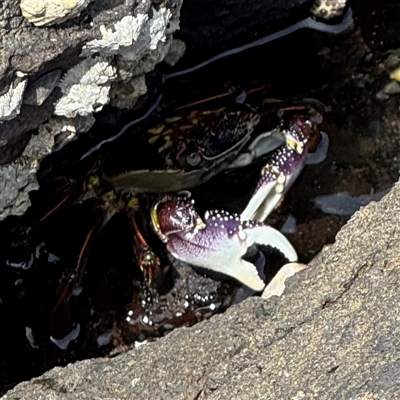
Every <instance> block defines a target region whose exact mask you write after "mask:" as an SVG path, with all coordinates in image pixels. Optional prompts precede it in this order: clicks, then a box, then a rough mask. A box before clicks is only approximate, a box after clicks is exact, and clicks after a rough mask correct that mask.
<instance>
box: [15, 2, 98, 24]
mask: <svg viewBox="0 0 400 400" xmlns="http://www.w3.org/2000/svg"><path fill="white" fill-rule="evenodd" d="M90 1H91V0H56V1H54V0H41V1H37V0H21V5H20V7H21V11H22V15H23V16H24V17H25V18H26V19H27V20H28V21H29V22H32V23H33V24H34V25H36V26H50V25H53V24H60V23H61V22H64V21H66V20H67V19H70V18H74V17H75V16H77V15H78V14H79V13H80V12H81V11H82V10H83V9H85V7H86V6H87V5H88V4H89V3H90Z"/></svg>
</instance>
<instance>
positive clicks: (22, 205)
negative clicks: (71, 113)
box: [0, 116, 94, 220]
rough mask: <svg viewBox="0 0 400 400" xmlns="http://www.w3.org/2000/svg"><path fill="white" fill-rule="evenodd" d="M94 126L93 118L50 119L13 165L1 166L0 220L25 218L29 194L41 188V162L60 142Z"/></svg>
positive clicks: (32, 138) (40, 128)
mask: <svg viewBox="0 0 400 400" xmlns="http://www.w3.org/2000/svg"><path fill="white" fill-rule="evenodd" d="M93 123H94V118H93V116H89V117H79V116H78V117H76V118H75V119H67V118H64V117H55V118H51V119H50V121H49V122H48V123H47V124H44V125H41V126H40V127H39V134H38V135H33V136H32V137H31V139H30V141H29V143H28V145H27V146H26V148H25V150H24V152H23V153H22V155H21V156H20V157H18V158H17V159H16V160H14V161H13V162H11V163H9V164H7V165H2V166H0V193H1V194H2V196H0V210H1V211H0V220H3V219H4V218H6V217H8V216H9V215H22V214H23V213H24V212H25V211H26V210H27V209H28V207H29V205H30V200H29V192H31V191H33V190H37V189H38V188H39V185H38V182H37V180H36V172H37V170H38V169H39V166H40V161H41V160H42V159H43V158H44V157H45V156H47V155H48V154H50V153H51V152H52V151H53V150H54V149H55V148H57V147H60V145H59V144H57V143H58V142H60V141H65V140H71V139H73V138H75V136H76V134H77V133H81V132H86V131H88V130H89V129H90V127H91V126H92V125H93Z"/></svg>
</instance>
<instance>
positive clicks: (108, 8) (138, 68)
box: [0, 0, 182, 219]
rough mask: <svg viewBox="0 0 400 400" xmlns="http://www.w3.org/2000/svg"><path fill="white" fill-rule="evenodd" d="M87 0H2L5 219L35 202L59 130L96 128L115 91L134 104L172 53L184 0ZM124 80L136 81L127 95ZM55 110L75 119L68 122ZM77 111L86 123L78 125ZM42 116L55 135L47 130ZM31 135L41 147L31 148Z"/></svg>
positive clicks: (0, 206) (0, 135) (1, 200)
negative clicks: (48, 134)
mask: <svg viewBox="0 0 400 400" xmlns="http://www.w3.org/2000/svg"><path fill="white" fill-rule="evenodd" d="M39 3H40V4H39ZM50 3H51V5H52V6H54V7H56V8H57V10H58V11H57V12H55V13H54V12H53V14H54V15H53V16H54V18H55V20H52V17H49V14H46V13H48V12H50V11H51V10H50V9H49V8H48V7H47V6H49V4H50ZM88 3H89V2H87V1H86V2H84V1H78V2H77V1H59V2H57V4H56V3H54V2H49V3H46V4H45V3H44V2H28V1H24V2H23V3H22V4H21V8H22V12H21V8H20V4H19V1H16V0H6V1H4V2H2V3H1V4H0V38H1V44H0V125H1V129H0V182H1V183H0V193H1V195H0V219H4V218H5V217H7V216H8V215H10V214H14V215H15V214H16V215H20V214H22V213H24V211H25V210H26V208H27V207H28V206H29V192H30V191H31V190H33V189H35V188H37V181H36V171H37V169H38V168H39V166H40V161H41V159H42V158H43V157H44V156H46V155H47V154H49V153H51V152H52V151H54V150H55V148H54V137H55V136H57V135H58V134H60V133H62V132H65V130H66V129H69V127H72V129H70V132H71V135H69V140H72V139H74V138H75V137H76V135H77V134H79V133H82V132H85V131H87V130H88V129H90V127H91V126H92V124H93V123H94V119H93V114H94V113H98V112H99V111H101V110H102V108H103V106H104V105H105V104H108V103H111V104H113V99H116V101H115V104H116V105H117V106H118V107H122V108H129V107H132V105H134V104H135V102H136V100H137V99H138V97H139V96H140V95H142V94H143V93H144V92H145V91H146V86H145V85H144V86H143V80H144V74H145V73H147V72H149V71H151V70H152V69H153V68H154V66H155V65H156V64H157V63H159V62H160V61H161V60H162V59H163V58H164V56H165V55H166V54H167V52H168V48H169V45H170V42H171V40H172V33H173V32H174V31H175V30H176V29H177V28H178V24H179V11H180V7H181V3H182V2H181V0H168V1H165V2H163V3H160V2H157V3H156V2H154V3H153V2H152V1H151V0H145V1H142V2H140V4H137V3H136V2H135V1H133V0H124V1H120V2H115V1H111V0H110V1H102V2H92V3H91V4H88ZM63 7H64V8H65V9H64V11H65V12H64V11H62V10H61V8H63ZM42 8H43V9H42ZM50 8H51V7H50ZM59 8H60V9H59ZM53 11H54V10H53ZM57 18H58V19H57ZM66 19H68V20H66ZM29 21H31V22H33V23H34V24H36V25H39V27H38V26H35V25H34V24H32V23H31V22H29ZM63 21H64V22H63ZM61 22H62V23H61ZM53 23H55V24H56V25H53ZM41 25H51V26H49V27H42V26H41ZM132 54H133V55H134V56H132ZM60 77H61V78H60ZM121 83H123V84H122V86H125V87H126V86H127V85H129V86H130V87H131V88H132V90H131V92H132V94H131V95H130V96H123V98H124V101H122V100H121V96H119V95H118V91H119V90H118V88H119V87H121ZM136 85H138V87H137V90H135V89H136V88H135V86H136ZM60 89H61V90H60ZM55 116H60V117H67V118H68V119H69V120H68V121H65V126H61V125H60V123H59V121H60V120H59V119H58V120H57V118H56V119H55ZM78 116H79V117H86V123H85V124H82V121H81V120H80V121H79V124H78V125H79V126H75V121H76V117H78ZM53 122H54V124H53ZM43 124H46V126H47V128H46V129H47V131H48V132H51V133H52V136H53V137H52V138H51V139H50V138H44V137H42V135H41V133H40V132H43V129H41V128H40V126H41V125H43ZM50 125H52V126H50ZM67 127H68V128H67ZM56 128H59V129H56ZM37 132H39V135H38V136H36V135H34V136H32V134H33V133H37ZM48 139H50V142H49V141H48ZM32 141H34V143H35V145H34V147H37V148H38V150H40V151H38V152H35V153H32V152H29V148H28V147H26V146H27V144H28V143H30V142H32ZM45 142H46V144H45ZM66 142H67V141H65V140H64V141H63V143H66ZM40 143H41V144H42V145H43V146H41V145H40ZM31 147H32V146H31ZM40 147H41V148H40ZM39 155H40V156H39Z"/></svg>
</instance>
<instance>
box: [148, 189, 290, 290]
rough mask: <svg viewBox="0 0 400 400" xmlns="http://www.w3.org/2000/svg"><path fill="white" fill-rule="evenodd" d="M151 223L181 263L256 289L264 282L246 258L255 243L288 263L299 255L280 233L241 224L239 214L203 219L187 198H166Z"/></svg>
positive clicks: (221, 213)
mask: <svg viewBox="0 0 400 400" xmlns="http://www.w3.org/2000/svg"><path fill="white" fill-rule="evenodd" d="M152 224H153V227H154V229H155V231H156V232H157V233H158V235H159V236H160V238H161V239H162V240H163V241H164V242H165V243H166V245H167V250H168V251H169V252H170V253H171V254H172V255H173V256H174V257H175V258H177V259H178V260H181V261H184V262H187V263H189V264H193V265H195V266H198V267H202V268H205V269H209V270H212V271H216V272H219V273H222V274H225V275H228V276H231V277H233V278H235V279H237V280H238V281H240V282H242V283H243V284H245V285H246V286H248V287H250V288H251V289H253V290H256V291H261V290H262V289H263V288H264V286H265V283H264V282H263V280H262V279H261V278H260V276H259V274H258V272H257V269H256V267H255V266H254V265H253V264H251V263H250V262H248V261H245V260H244V259H243V258H242V256H244V255H245V254H246V252H247V250H248V248H249V247H251V246H252V245H253V244H255V243H256V244H261V245H267V246H271V247H274V248H277V249H278V250H280V251H281V252H282V253H283V254H284V255H285V257H286V258H288V259H289V261H291V262H292V261H293V262H294V261H296V260H297V254H296V251H295V250H294V248H293V246H292V245H291V244H290V243H289V241H288V240H287V239H286V238H285V236H283V235H282V234H281V233H280V232H278V231H277V230H275V229H273V228H271V227H270V226H267V225H264V224H262V223H260V222H256V221H251V220H248V221H242V220H241V219H240V217H239V215H238V214H232V213H229V212H227V211H217V210H213V211H207V212H206V213H205V215H204V220H203V219H202V218H200V216H199V214H198V213H197V212H196V210H195V208H194V201H193V200H190V199H189V198H188V197H172V196H165V197H164V198H162V199H161V200H160V201H158V202H157V203H156V204H155V205H154V207H153V210H152Z"/></svg>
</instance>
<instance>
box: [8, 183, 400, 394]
mask: <svg viewBox="0 0 400 400" xmlns="http://www.w3.org/2000/svg"><path fill="white" fill-rule="evenodd" d="M399 211H400V183H398V184H396V186H395V187H394V188H393V189H392V190H391V192H390V193H389V194H388V195H386V196H385V197H384V198H383V199H382V200H381V201H380V202H379V203H374V202H373V203H371V204H369V205H368V206H367V207H365V208H363V209H362V210H361V211H359V212H357V213H356V214H355V215H354V216H353V217H352V218H351V220H350V221H349V223H348V224H347V225H346V226H345V227H344V228H343V229H342V231H341V232H340V233H339V234H338V235H337V241H336V243H335V244H334V245H332V246H330V248H329V249H327V250H325V251H323V252H322V253H321V254H320V255H319V256H318V257H317V259H316V260H314V262H312V263H311V264H310V266H309V268H308V269H307V270H304V271H302V272H300V273H298V274H297V275H296V276H295V277H294V278H291V279H290V281H289V284H288V285H287V289H286V292H285V293H284V295H283V296H282V298H277V297H273V298H271V299H270V300H267V301H266V300H262V299H260V298H251V299H248V300H246V301H244V302H243V303H241V304H239V305H237V306H234V307H232V308H230V309H229V310H228V311H227V312H226V313H225V314H223V315H219V316H215V317H213V318H211V319H210V320H209V321H206V322H203V323H200V324H198V325H196V326H195V327H193V328H186V329H178V330H176V331H174V332H173V333H171V334H169V335H168V336H166V337H165V338H163V339H160V340H159V341H157V342H154V343H149V344H148V345H146V346H142V347H141V348H139V349H137V350H133V351H130V352H128V353H126V354H123V355H121V356H118V357H116V358H114V359H95V360H87V361H82V362H77V363H75V364H73V365H69V366H67V367H65V368H55V369H53V370H51V371H49V372H47V373H45V374H44V375H43V376H41V377H39V378H35V379H33V380H32V381H30V382H25V383H22V384H20V385H18V386H17V387H16V388H14V389H13V390H11V391H9V392H8V393H7V394H6V395H5V396H4V397H3V398H4V399H8V400H10V399H44V398H49V399H50V398H51V399H94V398H113V399H114V398H115V399H117V398H118V399H132V398H135V399H148V398H152V399H170V398H176V399H200V398H208V399H241V400H246V399H261V398H266V399H267V398H271V399H272V398H276V399H303V398H304V399H311V398H317V399H354V398H363V399H367V398H368V399H394V398H399V397H400V383H399V380H398V375H399V357H398V353H399V350H400V325H399V322H398V312H397V307H398V304H399V302H400V291H399V285H400V266H399V263H398V260H399V257H400V248H399V246H398V243H399V240H400V225H399V218H398V215H399Z"/></svg>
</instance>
